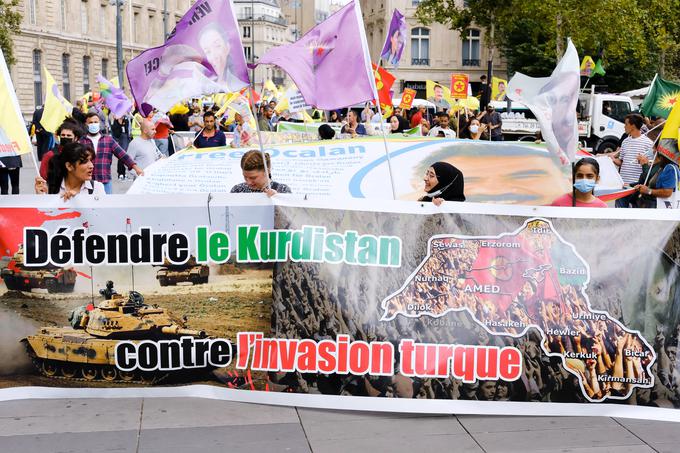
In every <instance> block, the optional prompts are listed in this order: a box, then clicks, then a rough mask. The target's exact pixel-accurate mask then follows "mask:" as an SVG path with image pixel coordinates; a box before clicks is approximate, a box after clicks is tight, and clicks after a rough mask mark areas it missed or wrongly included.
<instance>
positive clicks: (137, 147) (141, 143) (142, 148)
mask: <svg viewBox="0 0 680 453" xmlns="http://www.w3.org/2000/svg"><path fill="white" fill-rule="evenodd" d="M126 152H127V155H128V156H130V159H132V160H134V161H135V164H137V165H139V166H140V167H141V168H142V169H145V168H146V167H148V166H149V165H151V164H153V163H154V162H156V161H157V160H158V159H160V158H161V157H162V156H163V155H162V154H161V153H160V151H159V150H158V148H157V147H156V143H155V142H154V141H153V140H146V139H143V138H142V137H138V138H135V139H134V140H132V141H131V142H130V144H129V145H128V149H127V151H126Z"/></svg>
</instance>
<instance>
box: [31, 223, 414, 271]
mask: <svg viewBox="0 0 680 453" xmlns="http://www.w3.org/2000/svg"><path fill="white" fill-rule="evenodd" d="M236 231H237V232H236V247H235V251H236V253H235V256H236V261H237V262H239V263H270V262H285V261H293V262H313V263H330V264H339V263H346V264H350V265H357V266H379V267H399V266H401V250H402V244H401V239H400V238H399V237H396V236H374V235H370V234H360V233H359V232H357V231H345V232H343V233H336V232H328V231H327V230H326V228H325V227H320V226H303V227H302V228H301V229H299V230H263V229H261V228H260V226H259V225H239V226H238V227H237V229H236ZM195 233H196V236H195V244H196V250H195V256H196V261H197V262H198V263H201V264H207V263H217V264H219V263H225V262H227V261H228V260H229V259H230V257H231V255H232V250H234V249H232V246H231V245H232V240H231V238H230V237H229V234H228V233H226V232H224V231H211V230H210V228H209V227H206V226H200V227H197V228H196V231H195ZM24 244H25V260H26V261H25V262H26V265H27V266H44V265H47V264H53V265H55V266H64V265H67V264H71V265H127V264H163V262H164V261H166V260H167V261H169V262H170V263H172V264H184V263H186V262H187V261H188V260H189V259H190V257H191V255H192V253H191V251H190V246H189V244H190V240H189V237H187V236H186V235H185V234H184V233H181V232H153V231H152V229H151V228H140V229H139V230H138V231H137V232H136V233H110V234H97V233H88V232H86V230H85V229H83V228H77V229H74V230H71V231H69V229H67V228H61V229H59V230H58V231H57V232H56V233H50V232H49V231H47V230H45V229H42V228H24Z"/></svg>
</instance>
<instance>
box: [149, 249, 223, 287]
mask: <svg viewBox="0 0 680 453" xmlns="http://www.w3.org/2000/svg"><path fill="white" fill-rule="evenodd" d="M209 276H210V268H209V267H208V266H206V265H205V264H197V263H196V258H194V257H193V256H192V257H190V258H189V260H188V261H187V262H186V263H184V264H172V263H171V262H170V261H168V260H167V259H166V260H165V261H164V262H163V265H162V266H161V268H160V269H158V271H157V272H156V278H157V279H158V283H159V284H160V285H161V286H172V285H176V284H177V283H182V282H191V283H193V284H194V285H202V284H204V283H208V277H209Z"/></svg>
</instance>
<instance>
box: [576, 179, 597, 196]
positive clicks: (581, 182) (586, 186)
mask: <svg viewBox="0 0 680 453" xmlns="http://www.w3.org/2000/svg"><path fill="white" fill-rule="evenodd" d="M595 184H596V182H595V180H594V179H577V180H576V182H575V183H574V188H575V189H576V190H578V191H579V192H582V193H589V192H592V191H593V189H594V188H595Z"/></svg>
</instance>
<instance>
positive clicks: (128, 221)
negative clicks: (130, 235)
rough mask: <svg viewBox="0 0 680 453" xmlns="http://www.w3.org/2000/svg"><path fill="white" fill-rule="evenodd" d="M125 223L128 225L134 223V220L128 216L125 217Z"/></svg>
mask: <svg viewBox="0 0 680 453" xmlns="http://www.w3.org/2000/svg"><path fill="white" fill-rule="evenodd" d="M125 224H126V225H132V220H130V217H127V218H126V219H125Z"/></svg>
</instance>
